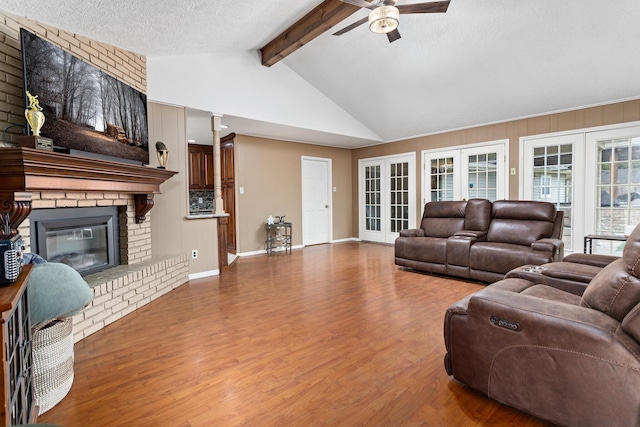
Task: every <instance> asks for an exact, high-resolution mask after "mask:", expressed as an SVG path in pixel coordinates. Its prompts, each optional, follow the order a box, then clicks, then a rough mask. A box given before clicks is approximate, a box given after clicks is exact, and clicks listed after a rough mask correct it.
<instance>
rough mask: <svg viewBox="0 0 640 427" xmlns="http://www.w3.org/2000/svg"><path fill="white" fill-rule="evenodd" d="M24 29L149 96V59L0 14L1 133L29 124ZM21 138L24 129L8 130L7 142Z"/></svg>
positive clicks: (33, 22)
mask: <svg viewBox="0 0 640 427" xmlns="http://www.w3.org/2000/svg"><path fill="white" fill-rule="evenodd" d="M21 27H22V28H26V29H27V30H29V31H31V32H33V33H34V34H37V35H38V36H39V37H42V38H44V39H46V40H48V41H49V42H51V43H53V44H55V45H56V46H59V47H61V48H62V49H64V50H66V51H68V52H70V53H71V54H73V55H75V56H77V57H80V58H82V59H83V60H85V61H87V62H89V63H90V64H92V65H94V66H96V67H97V68H99V69H101V70H103V71H105V72H106V73H108V74H111V75H112V76H113V77H115V78H117V79H119V80H122V81H123V82H125V83H127V84H128V85H130V86H133V87H135V88H136V89H138V90H139V91H141V92H144V93H146V92H147V58H146V57H145V56H143V55H139V54H136V53H133V52H130V51H127V50H124V49H120V48H117V47H114V46H111V45H108V44H106V43H101V42H98V41H95V40H91V39H89V38H86V37H83V36H80V35H78V34H73V33H68V32H66V31H63V30H59V29H58V28H55V27H51V26H49V25H46V24H43V23H40V22H36V21H33V20H31V19H27V18H23V17H19V16H15V15H12V14H9V13H6V12H0V130H4V129H7V127H8V126H10V125H20V126H24V125H25V124H26V120H25V118H24V95H23V93H22V91H23V84H22V59H21V54H20V28H21ZM20 134H22V129H21V128H20V127H18V126H14V127H12V128H10V129H7V135H8V139H10V141H11V142H15V137H16V136H17V135H20ZM8 145H10V144H7V143H6V142H5V141H0V147H1V146H8Z"/></svg>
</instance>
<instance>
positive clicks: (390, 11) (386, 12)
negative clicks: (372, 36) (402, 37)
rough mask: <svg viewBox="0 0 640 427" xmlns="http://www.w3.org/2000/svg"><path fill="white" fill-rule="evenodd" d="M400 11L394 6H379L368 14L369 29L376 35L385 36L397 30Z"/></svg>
mask: <svg viewBox="0 0 640 427" xmlns="http://www.w3.org/2000/svg"><path fill="white" fill-rule="evenodd" d="M399 19H400V11H399V10H398V8H397V7H395V6H380V7H377V8H375V9H373V10H372V11H371V13H370V14H369V29H370V30H371V32H373V33H376V34H386V33H390V32H391V31H393V30H395V29H396V28H398V22H399Z"/></svg>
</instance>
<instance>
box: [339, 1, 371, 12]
mask: <svg viewBox="0 0 640 427" xmlns="http://www.w3.org/2000/svg"><path fill="white" fill-rule="evenodd" d="M340 1H341V2H342V3H348V4H352V5H354V6H358V7H364V8H365V9H371V10H373V9H375V8H376V7H378V6H376V5H375V4H373V3H369V2H368V1H365V0H340Z"/></svg>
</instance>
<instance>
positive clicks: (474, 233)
mask: <svg viewBox="0 0 640 427" xmlns="http://www.w3.org/2000/svg"><path fill="white" fill-rule="evenodd" d="M454 236H456V237H471V238H472V239H475V240H485V239H486V237H487V234H486V233H485V232H484V231H478V230H460V231H457V232H456V233H455V234H454Z"/></svg>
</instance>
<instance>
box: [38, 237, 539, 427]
mask: <svg viewBox="0 0 640 427" xmlns="http://www.w3.org/2000/svg"><path fill="white" fill-rule="evenodd" d="M481 287H482V285H479V284H476V283H471V282H464V281H458V280H452V279H446V278H442V277H436V276H431V275H426V274H419V273H415V272H410V271H404V270H401V269H399V268H397V267H396V266H395V265H394V264H393V247H391V246H384V245H376V244H370V243H355V242H351V243H340V244H333V245H319V246H311V247H307V248H304V249H301V250H295V251H293V253H292V254H291V255H285V254H282V253H276V254H275V255H273V256H270V257H268V256H266V255H259V256H254V257H245V258H240V259H239V260H237V261H236V262H235V263H234V264H233V265H232V266H231V268H230V272H229V273H227V274H224V275H222V276H217V277H213V278H207V279H199V280H194V281H191V282H190V283H188V284H185V285H183V286H182V287H180V288H178V289H176V290H174V291H172V292H170V293H169V294H167V295H165V296H163V297H162V298H159V299H158V300H156V301H153V302H152V303H150V304H148V305H146V306H145V307H143V308H141V309H140V310H138V311H136V312H135V313H132V314H130V315H128V316H126V317H125V318H123V319H121V320H119V321H117V322H115V323H113V324H112V325H110V326H108V327H107V328H105V329H104V330H102V331H99V332H97V333H95V334H93V335H91V336H89V337H88V338H86V339H84V340H82V341H80V342H79V343H77V344H76V346H75V358H76V359H75V360H76V361H75V381H74V384H73V388H72V389H71V391H70V393H69V394H68V395H67V397H66V398H65V399H64V400H63V401H62V402H61V403H59V404H58V405H57V406H56V407H54V408H53V409H51V410H50V411H48V412H47V413H45V414H43V415H42V416H40V418H39V420H38V421H39V422H40V423H52V424H57V425H60V426H64V427H102V426H109V427H111V426H163V427H164V426H167V427H187V426H189V427H195V426H207V427H208V426H476V425H482V426H542V425H548V424H545V423H543V422H542V421H540V420H538V419H535V418H533V417H530V416H529V415H526V414H524V413H522V412H519V411H517V410H515V409H512V408H509V407H506V406H504V405H501V404H499V403H497V402H495V401H492V400H490V399H488V398H486V397H484V396H482V395H480V394H479V393H476V392H474V391H473V390H470V389H468V388H466V387H465V386H463V385H461V384H459V383H457V382H455V381H454V380H452V379H451V378H450V377H449V376H447V374H446V372H445V370H444V367H443V356H444V354H445V347H444V340H443V336H442V329H443V318H444V312H445V310H446V308H447V307H448V306H449V305H450V304H452V303H453V302H455V301H457V300H458V299H460V298H462V297H464V296H466V295H468V294H469V293H471V292H474V291H475V290H477V289H480V288H481Z"/></svg>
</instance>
